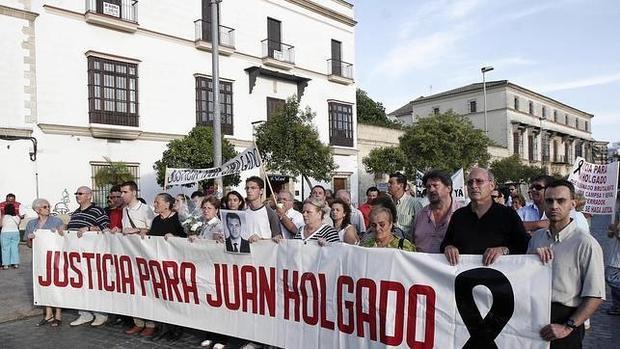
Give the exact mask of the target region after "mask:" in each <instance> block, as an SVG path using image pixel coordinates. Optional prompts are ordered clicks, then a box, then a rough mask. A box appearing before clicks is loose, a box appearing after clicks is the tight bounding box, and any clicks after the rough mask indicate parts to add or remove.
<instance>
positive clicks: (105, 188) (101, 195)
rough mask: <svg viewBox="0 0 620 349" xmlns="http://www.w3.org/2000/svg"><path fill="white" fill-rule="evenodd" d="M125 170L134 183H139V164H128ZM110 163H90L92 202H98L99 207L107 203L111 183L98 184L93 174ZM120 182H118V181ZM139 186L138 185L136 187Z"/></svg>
mask: <svg viewBox="0 0 620 349" xmlns="http://www.w3.org/2000/svg"><path fill="white" fill-rule="evenodd" d="M125 166H127V170H128V171H129V173H131V175H132V176H133V178H134V181H135V182H136V183H140V165H139V164H135V163H134V164H128V163H125ZM109 167H110V164H109V163H106V162H91V163H90V173H91V176H90V179H91V183H92V188H93V202H94V203H96V204H98V205H99V206H101V207H105V206H107V205H108V194H109V193H110V189H111V188H112V185H111V184H104V185H98V183H96V181H95V176H96V175H97V173H98V172H99V171H101V170H103V169H105V168H109ZM119 184H120V183H119ZM138 188H139V187H138Z"/></svg>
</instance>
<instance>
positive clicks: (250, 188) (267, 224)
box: [245, 176, 282, 243]
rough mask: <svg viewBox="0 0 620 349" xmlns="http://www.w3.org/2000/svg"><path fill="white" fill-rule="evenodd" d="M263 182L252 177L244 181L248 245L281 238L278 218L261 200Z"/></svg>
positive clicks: (258, 178)
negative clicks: (261, 240)
mask: <svg viewBox="0 0 620 349" xmlns="http://www.w3.org/2000/svg"><path fill="white" fill-rule="evenodd" d="M264 188H265V181H263V179H262V178H260V177H257V176H252V177H250V178H248V179H247V180H246V181H245V194H246V202H247V204H248V207H247V209H246V216H245V217H246V224H247V226H248V227H247V228H248V229H247V231H248V232H249V233H250V237H249V239H248V240H249V241H250V243H253V242H256V241H258V240H260V239H271V238H274V237H277V236H281V235H282V233H281V231H280V222H279V220H278V216H277V215H276V213H275V212H274V211H273V209H272V208H271V207H269V206H268V205H265V204H264V203H263V200H262V195H263V190H264Z"/></svg>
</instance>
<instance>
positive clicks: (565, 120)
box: [563, 114, 568, 125]
mask: <svg viewBox="0 0 620 349" xmlns="http://www.w3.org/2000/svg"><path fill="white" fill-rule="evenodd" d="M563 124H564V125H568V114H564V122H563Z"/></svg>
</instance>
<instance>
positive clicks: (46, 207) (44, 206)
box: [39, 205, 50, 209]
mask: <svg viewBox="0 0 620 349" xmlns="http://www.w3.org/2000/svg"><path fill="white" fill-rule="evenodd" d="M39 208H44V209H49V208H50V207H49V206H47V205H43V206H39Z"/></svg>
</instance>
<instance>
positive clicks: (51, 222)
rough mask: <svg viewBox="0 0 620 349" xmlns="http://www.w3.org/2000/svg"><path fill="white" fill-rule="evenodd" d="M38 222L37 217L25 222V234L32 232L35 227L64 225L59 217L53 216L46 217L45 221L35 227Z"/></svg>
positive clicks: (50, 227) (43, 227)
mask: <svg viewBox="0 0 620 349" xmlns="http://www.w3.org/2000/svg"><path fill="white" fill-rule="evenodd" d="M38 224H39V218H35V219H31V220H30V221H29V222H28V223H27V224H26V235H28V234H30V233H33V232H34V231H35V230H37V229H58V228H61V227H62V226H63V225H64V223H63V222H62V220H61V219H60V218H58V217H54V216H49V217H47V220H46V221H45V223H43V225H42V226H41V227H40V228H37V225H38Z"/></svg>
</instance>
